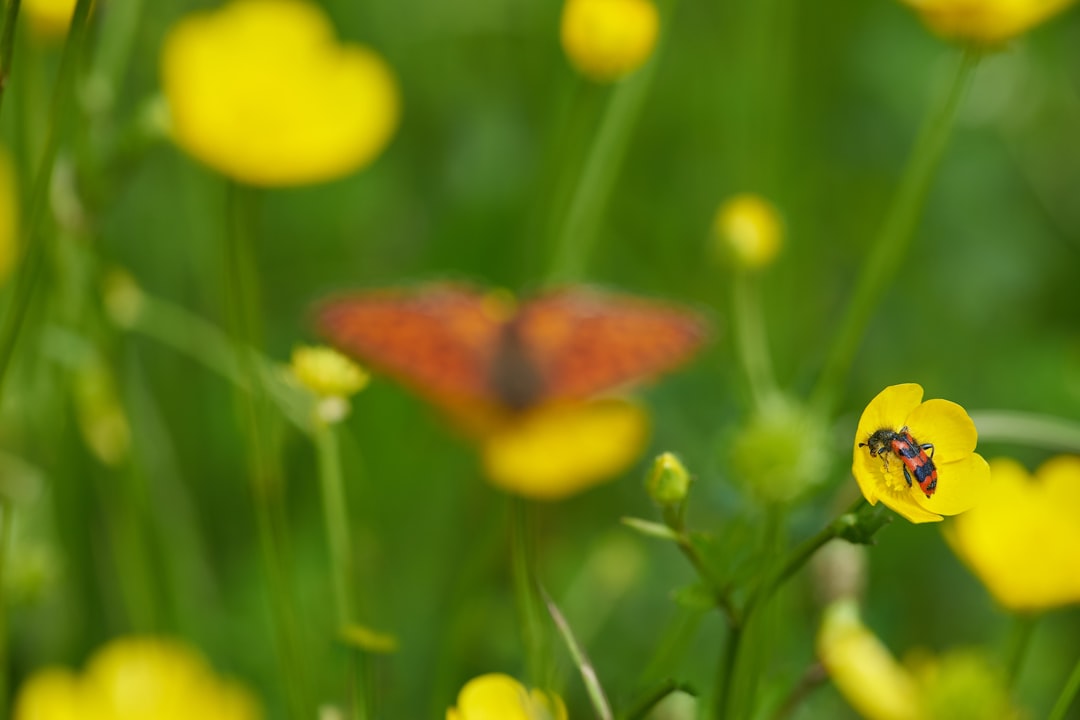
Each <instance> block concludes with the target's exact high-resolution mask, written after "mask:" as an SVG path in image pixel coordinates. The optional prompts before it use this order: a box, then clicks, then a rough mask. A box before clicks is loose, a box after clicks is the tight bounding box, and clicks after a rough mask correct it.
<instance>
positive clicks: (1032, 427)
mask: <svg viewBox="0 0 1080 720" xmlns="http://www.w3.org/2000/svg"><path fill="white" fill-rule="evenodd" d="M971 419H972V421H973V422H974V423H975V427H976V428H977V429H978V431H979V440H980V441H982V442H1002V443H1016V444H1017V445H1030V446H1031V447H1037V448H1043V449H1046V450H1057V451H1065V452H1074V453H1080V423H1078V422H1076V421H1075V420H1066V419H1065V418H1059V417H1053V416H1051V415H1040V414H1038V413H1025V412H1015V411H1012V410H975V411H972V413H971Z"/></svg>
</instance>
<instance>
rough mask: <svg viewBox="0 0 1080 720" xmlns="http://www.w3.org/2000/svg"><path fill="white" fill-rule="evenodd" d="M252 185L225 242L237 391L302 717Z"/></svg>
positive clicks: (280, 627) (286, 658) (283, 658)
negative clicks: (259, 311) (257, 345)
mask: <svg viewBox="0 0 1080 720" xmlns="http://www.w3.org/2000/svg"><path fill="white" fill-rule="evenodd" d="M251 193H252V191H251V190H250V189H247V188H240V187H237V186H234V185H230V188H229V206H230V207H229V209H230V217H229V220H230V223H229V224H230V227H229V232H228V238H227V242H226V243H225V252H226V258H225V267H226V268H227V280H228V282H227V288H226V290H227V295H228V300H229V302H228V304H229V310H230V316H231V320H232V323H233V327H234V333H235V335H236V336H237V345H238V347H240V348H241V349H240V350H239V352H238V355H239V357H238V358H237V361H238V363H239V365H240V367H241V368H242V374H243V375H246V376H247V377H249V378H250V379H251V380H250V382H251V386H252V392H250V393H244V392H238V393H237V400H238V402H239V405H240V411H241V414H242V419H243V427H244V435H245V439H246V440H247V446H248V447H247V454H248V462H249V464H250V470H249V480H250V483H251V494H252V501H253V504H254V506H255V507H254V509H255V521H256V525H257V526H258V535H259V547H260V550H261V553H262V559H263V565H264V569H265V571H266V575H267V581H268V583H269V591H270V592H269V595H270V605H271V610H272V614H273V618H274V630H275V632H276V634H277V648H278V660H279V663H280V666H281V672H282V675H283V678H282V680H283V683H284V687H285V693H286V696H287V701H288V703H289V707H290V712H291V715H292V717H294V718H296V719H297V720H299V719H300V718H307V717H308V716H310V709H311V707H312V705H311V703H309V702H308V701H307V698H308V695H307V693H306V688H307V682H306V673H305V668H306V665H305V663H304V660H303V658H302V652H301V651H302V644H301V641H300V633H299V626H298V623H297V617H296V610H295V608H294V606H293V600H292V597H291V594H290V592H289V583H288V573H287V571H286V565H285V533H284V527H283V523H282V516H281V515H280V513H281V508H280V504H281V501H280V493H281V478H280V469H279V468H278V467H277V457H276V453H277V447H276V443H275V441H274V438H273V436H272V431H271V429H270V428H269V427H267V423H268V421H269V420H271V419H272V418H274V417H275V414H274V410H273V405H272V404H271V403H270V401H269V400H268V398H267V393H266V389H265V387H264V386H263V384H262V376H261V374H260V372H259V367H258V365H257V360H256V358H255V357H254V356H253V354H252V352H250V351H249V350H248V347H249V346H251V345H252V344H253V339H254V338H256V337H257V336H258V335H259V332H258V330H257V329H256V327H257V322H258V321H257V318H256V316H255V314H254V308H255V307H257V302H256V299H255V298H256V293H257V287H256V275H255V268H254V258H253V249H252V236H253V235H254V223H255V206H254V201H255V198H254V196H253V195H252V194H251Z"/></svg>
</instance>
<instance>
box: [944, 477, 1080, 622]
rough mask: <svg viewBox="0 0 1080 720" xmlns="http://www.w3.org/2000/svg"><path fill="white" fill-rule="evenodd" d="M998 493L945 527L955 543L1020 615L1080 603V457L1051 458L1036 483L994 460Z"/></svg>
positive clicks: (992, 483)
mask: <svg viewBox="0 0 1080 720" xmlns="http://www.w3.org/2000/svg"><path fill="white" fill-rule="evenodd" d="M990 476H991V481H990V492H989V493H988V495H987V498H986V499H985V500H983V501H982V502H981V503H980V504H979V505H978V506H977V507H976V508H974V509H973V510H972V511H971V512H969V513H965V514H964V515H962V516H960V517H958V518H956V520H954V521H953V522H952V523H950V525H949V526H948V527H946V528H945V537H946V539H947V540H948V541H949V545H950V546H952V549H953V550H954V551H955V552H956V554H957V555H958V556H959V557H960V559H961V560H963V561H964V562H965V563H966V564H967V566H968V567H970V568H971V569H972V571H973V572H974V573H975V574H976V575H977V576H978V577H979V579H980V580H982V582H983V584H984V585H986V587H987V589H989V590H990V593H991V594H992V595H993V596H994V598H995V599H996V600H997V601H998V602H999V603H1001V604H1002V605H1003V606H1005V607H1006V608H1008V609H1010V610H1013V611H1019V612H1024V611H1036V610H1043V609H1046V608H1052V607H1057V606H1060V605H1067V604H1072V603H1078V602H1080V457H1073V456H1060V457H1056V458H1053V459H1051V460H1048V461H1047V462H1046V463H1044V464H1043V465H1042V466H1041V467H1040V468H1039V469H1038V470H1036V471H1035V477H1034V478H1032V477H1031V476H1030V475H1029V474H1028V472H1027V471H1026V470H1025V469H1024V468H1023V466H1021V465H1020V464H1019V463H1016V462H1014V461H1012V460H1006V459H995V460H992V461H991V462H990Z"/></svg>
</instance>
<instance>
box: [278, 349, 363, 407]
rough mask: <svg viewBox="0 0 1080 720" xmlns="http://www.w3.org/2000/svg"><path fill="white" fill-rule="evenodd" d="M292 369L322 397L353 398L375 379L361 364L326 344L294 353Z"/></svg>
mask: <svg viewBox="0 0 1080 720" xmlns="http://www.w3.org/2000/svg"><path fill="white" fill-rule="evenodd" d="M289 370H291V371H292V374H293V377H295V378H296V379H297V380H298V381H299V382H300V384H301V385H303V386H304V387H306V388H307V389H308V390H310V391H311V392H313V393H315V394H316V395H318V396H320V397H349V396H350V395H355V394H356V393H358V392H360V391H361V390H363V389H364V388H365V387H367V384H368V382H369V381H370V380H371V376H370V375H368V374H367V373H366V372H365V371H364V370H363V369H362V368H361V367H360V366H359V365H357V364H356V363H354V362H353V361H352V360H350V359H349V358H347V357H345V356H344V355H342V354H341V353H339V352H338V351H337V350H334V349H333V348H330V347H326V346H325V345H323V346H319V347H298V348H296V349H295V350H293V354H292V362H291V363H290V364H289Z"/></svg>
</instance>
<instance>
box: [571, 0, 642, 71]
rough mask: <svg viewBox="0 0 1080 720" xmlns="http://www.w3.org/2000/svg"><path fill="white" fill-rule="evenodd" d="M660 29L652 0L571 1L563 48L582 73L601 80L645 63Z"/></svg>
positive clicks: (632, 69) (634, 68)
mask: <svg viewBox="0 0 1080 720" xmlns="http://www.w3.org/2000/svg"><path fill="white" fill-rule="evenodd" d="M659 31H660V16H659V14H658V13H657V11H656V6H655V5H654V4H653V3H652V2H651V0H567V2H566V5H565V6H563V14H562V30H561V32H562V45H563V50H564V51H565V52H566V56H567V57H568V58H570V62H571V63H572V64H573V66H574V67H575V68H577V69H578V71H579V72H581V73H582V74H583V75H586V76H587V77H589V78H591V79H593V80H596V81H599V82H610V81H612V80H617V79H619V78H621V77H623V76H624V75H628V74H629V73H632V72H633V71H634V70H637V69H638V68H639V67H641V66H642V65H644V64H645V61H646V60H648V59H649V55H651V54H652V51H653V48H654V47H655V46H656V38H657V35H658V34H659Z"/></svg>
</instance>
